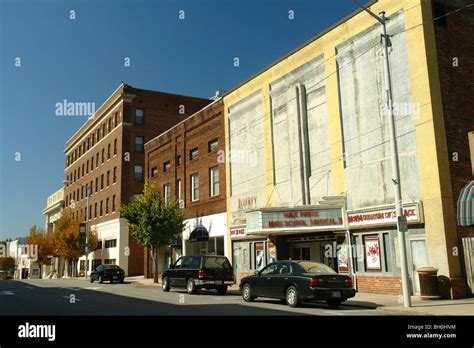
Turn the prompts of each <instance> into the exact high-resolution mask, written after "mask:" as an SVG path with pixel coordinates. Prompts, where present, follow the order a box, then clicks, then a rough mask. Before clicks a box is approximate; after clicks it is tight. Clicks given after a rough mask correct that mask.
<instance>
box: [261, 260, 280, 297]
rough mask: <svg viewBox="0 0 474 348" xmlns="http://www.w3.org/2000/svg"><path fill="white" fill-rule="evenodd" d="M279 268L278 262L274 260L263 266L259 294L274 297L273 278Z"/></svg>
mask: <svg viewBox="0 0 474 348" xmlns="http://www.w3.org/2000/svg"><path fill="white" fill-rule="evenodd" d="M277 269H278V263H277V262H274V263H271V264H269V265H268V266H267V267H265V268H263V269H262V270H261V271H260V273H259V276H258V278H257V279H256V280H257V286H256V292H257V294H258V296H263V297H272V291H271V288H272V285H271V283H272V278H273V276H274V275H275V273H276V270H277Z"/></svg>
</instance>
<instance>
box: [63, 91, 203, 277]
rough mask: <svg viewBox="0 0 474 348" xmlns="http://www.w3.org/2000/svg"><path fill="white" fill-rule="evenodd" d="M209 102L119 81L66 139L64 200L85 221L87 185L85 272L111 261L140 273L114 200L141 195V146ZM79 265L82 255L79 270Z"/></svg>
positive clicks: (139, 253)
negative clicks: (90, 238) (89, 233)
mask: <svg viewBox="0 0 474 348" xmlns="http://www.w3.org/2000/svg"><path fill="white" fill-rule="evenodd" d="M209 103H210V100H207V99H201V98H194V97H188V96H181V95H175V94H169V93H162V92H155V91H149V90H144V89H138V88H133V87H131V86H129V85H126V84H123V83H122V84H121V85H120V86H119V87H118V88H117V89H116V90H115V92H113V93H112V95H111V96H110V97H109V98H108V99H107V100H106V101H105V103H104V104H103V105H102V106H100V108H99V109H98V110H97V111H96V112H95V113H94V114H93V115H92V117H90V118H89V119H88V120H87V121H86V122H85V123H84V125H82V126H81V128H80V129H79V130H78V131H77V132H76V133H75V134H74V135H73V136H72V137H71V138H70V139H69V140H68V141H67V142H66V148H65V150H64V152H65V154H66V169H65V174H64V175H65V179H66V180H69V181H73V182H74V183H73V184H66V186H65V187H64V200H65V204H66V206H67V207H69V208H70V209H71V211H72V215H73V217H74V218H75V219H79V220H80V221H85V219H86V212H87V207H86V198H87V197H86V185H88V186H89V187H90V188H91V195H90V202H89V212H90V215H89V217H90V221H89V222H90V224H91V228H92V229H93V230H95V231H96V233H97V235H98V237H99V243H98V245H97V246H92V251H91V254H90V255H89V260H91V261H92V262H90V265H88V267H87V268H88V270H91V267H92V268H94V267H95V266H96V265H98V264H100V263H116V264H118V265H120V266H121V267H122V268H123V269H124V270H125V272H126V274H128V275H137V274H142V273H143V264H144V262H143V260H144V253H143V248H142V247H141V246H140V245H139V244H138V243H137V242H136V241H135V240H134V239H133V238H132V237H131V236H130V235H129V231H128V226H127V223H126V221H125V220H124V219H123V218H121V217H120V204H121V203H127V202H128V201H129V200H130V198H131V197H132V196H133V195H135V194H141V193H142V190H143V182H144V177H145V175H144V144H145V143H146V142H147V141H148V140H150V139H152V138H153V137H155V136H156V135H157V134H160V133H162V132H163V131H165V130H167V129H169V128H171V127H172V126H174V125H175V124H177V123H179V122H180V121H182V120H184V119H185V118H186V117H188V116H189V115H191V114H193V113H194V112H195V111H196V110H199V109H201V108H202V107H203V106H205V105H207V104H209ZM77 184H79V185H77ZM84 263H85V257H82V258H81V259H80V263H79V265H80V269H84Z"/></svg>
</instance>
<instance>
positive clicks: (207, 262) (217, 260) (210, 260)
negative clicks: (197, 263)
mask: <svg viewBox="0 0 474 348" xmlns="http://www.w3.org/2000/svg"><path fill="white" fill-rule="evenodd" d="M203 267H204V268H211V269H212V268H232V267H231V266H230V263H229V261H227V258H225V257H212V256H210V257H206V258H204V266H203Z"/></svg>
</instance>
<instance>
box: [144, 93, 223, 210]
mask: <svg viewBox="0 0 474 348" xmlns="http://www.w3.org/2000/svg"><path fill="white" fill-rule="evenodd" d="M214 139H217V140H218V146H217V148H216V149H214V150H213V151H209V150H208V143H209V141H211V140H214ZM194 148H198V149H199V156H197V158H195V159H192V160H191V159H190V156H189V154H190V150H191V149H194ZM224 149H225V139H224V109H223V103H222V101H221V100H219V101H216V102H215V103H213V104H212V105H210V106H209V107H207V108H205V109H203V110H202V111H200V112H199V113H196V114H195V115H193V116H192V117H190V118H188V119H187V120H186V121H185V122H182V123H181V124H179V125H177V126H176V127H174V128H173V129H171V130H170V131H168V132H166V133H165V134H163V135H161V136H159V137H156V138H155V139H153V141H152V142H150V143H149V144H147V145H146V148H145V151H146V164H145V168H146V175H147V177H148V178H149V179H150V180H151V181H152V182H153V183H155V184H156V186H157V187H158V189H159V190H160V191H161V192H162V191H163V187H164V185H165V184H170V187H171V198H172V199H177V198H178V188H177V181H178V180H181V195H182V199H184V202H185V208H184V210H183V215H184V218H185V219H190V218H194V217H198V216H203V215H211V214H217V213H222V212H225V211H226V202H225V189H226V187H225V163H224V161H222V162H221V163H219V161H218V158H219V154H220V152H219V151H221V150H222V151H224ZM177 156H180V158H181V159H180V161H181V162H180V164H179V165H178V164H177V160H176V158H177ZM165 161H170V169H169V170H168V171H166V172H165V171H164V169H163V163H164V162H165ZM216 166H217V167H218V168H219V195H217V196H215V197H211V196H210V194H209V192H210V180H209V169H210V168H213V167H216ZM152 168H157V171H158V174H157V175H155V176H152V175H151V170H152ZM194 173H198V174H199V200H198V201H195V202H193V201H192V200H191V182H190V176H191V175H192V174H194Z"/></svg>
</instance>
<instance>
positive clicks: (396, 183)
mask: <svg viewBox="0 0 474 348" xmlns="http://www.w3.org/2000/svg"><path fill="white" fill-rule="evenodd" d="M354 2H355V3H356V4H357V5H358V6H359V7H360V8H362V9H363V10H364V11H366V12H367V13H368V14H370V15H371V16H372V17H374V18H375V19H376V20H377V21H378V22H379V23H380V24H382V28H383V34H382V43H383V50H384V71H385V88H386V92H387V111H388V116H389V118H388V126H389V132H390V152H391V163H392V182H393V188H394V191H395V207H396V211H397V235H398V243H399V246H400V262H401V264H400V269H401V276H402V289H403V305H404V306H405V307H407V308H408V307H411V297H410V285H409V284H410V279H409V277H408V262H407V248H406V241H405V233H406V232H407V230H408V229H407V228H406V218H405V216H404V214H403V205H402V190H401V187H400V165H399V160H398V147H397V134H396V129H395V116H394V114H393V93H392V77H391V74H390V60H389V57H388V47H389V45H390V36H389V35H388V34H387V21H388V18H387V17H385V11H382V12H380V16H377V15H376V14H375V13H373V12H372V11H370V10H369V9H368V8H366V7H364V6H363V5H361V4H360V3H359V1H357V0H354Z"/></svg>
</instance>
